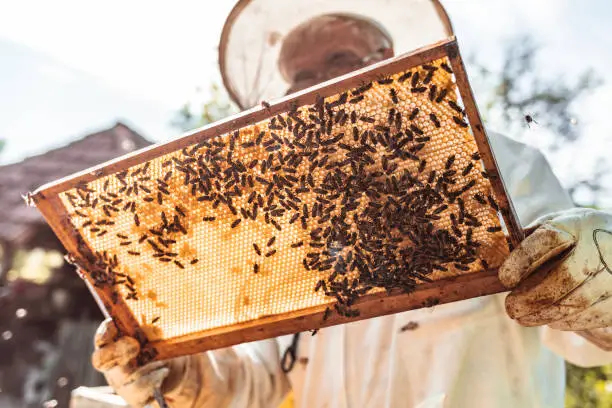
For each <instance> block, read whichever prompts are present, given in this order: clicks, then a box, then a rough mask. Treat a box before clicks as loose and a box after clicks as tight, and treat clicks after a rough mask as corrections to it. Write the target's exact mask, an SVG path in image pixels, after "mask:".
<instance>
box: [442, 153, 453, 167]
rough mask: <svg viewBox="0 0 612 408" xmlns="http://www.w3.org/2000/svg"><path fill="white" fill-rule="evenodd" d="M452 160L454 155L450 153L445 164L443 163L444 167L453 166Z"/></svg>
mask: <svg viewBox="0 0 612 408" xmlns="http://www.w3.org/2000/svg"><path fill="white" fill-rule="evenodd" d="M454 162H455V155H454V154H452V155H450V156H448V158H447V159H446V164H445V165H444V169H445V170H449V169H450V168H451V167H452V166H453V163H454Z"/></svg>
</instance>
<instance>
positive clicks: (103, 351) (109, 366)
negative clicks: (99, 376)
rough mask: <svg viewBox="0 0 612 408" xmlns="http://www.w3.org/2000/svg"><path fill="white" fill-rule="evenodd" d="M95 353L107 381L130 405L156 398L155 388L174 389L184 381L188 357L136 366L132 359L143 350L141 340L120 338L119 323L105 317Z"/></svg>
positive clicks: (96, 342)
mask: <svg viewBox="0 0 612 408" xmlns="http://www.w3.org/2000/svg"><path fill="white" fill-rule="evenodd" d="M94 344H95V347H96V350H95V351H94V353H93V355H92V359H91V360H92V364H93V366H94V368H96V370H98V371H100V372H102V373H103V374H104V377H106V381H108V384H109V385H110V386H111V387H112V388H113V389H114V390H115V392H116V393H117V394H118V395H120V396H121V397H122V398H123V399H124V400H125V401H126V402H127V403H128V404H129V405H130V406H131V407H134V408H139V407H143V406H145V405H146V404H149V403H151V402H152V400H153V391H154V390H155V389H156V388H159V387H162V391H163V392H164V393H167V392H171V391H172V390H174V389H175V388H176V387H177V385H178V384H180V383H181V382H182V380H183V378H182V377H183V376H184V374H185V371H186V370H185V364H186V363H187V361H186V359H187V358H188V357H181V358H176V359H172V360H169V361H156V362H153V363H149V364H146V365H144V366H142V367H133V366H132V365H130V364H129V363H130V360H133V359H134V358H135V357H136V356H138V353H139V352H140V345H139V344H138V341H136V339H134V338H132V337H120V338H118V332H117V328H116V326H115V325H114V324H113V322H112V321H111V320H105V321H104V322H102V324H101V325H100V327H99V328H98V330H97V332H96V335H95V338H94Z"/></svg>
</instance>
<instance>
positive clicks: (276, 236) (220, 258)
mask: <svg viewBox="0 0 612 408" xmlns="http://www.w3.org/2000/svg"><path fill="white" fill-rule="evenodd" d="M265 105H267V104H265ZM264 109H268V108H267V107H264ZM469 130H470V125H469V124H468V122H467V118H466V116H465V113H464V109H463V107H462V106H461V102H460V100H459V94H458V92H457V85H456V82H455V79H454V75H453V73H452V70H451V68H450V64H449V60H448V59H447V58H446V57H444V58H440V59H436V60H433V61H431V62H429V63H427V64H423V65H419V66H417V67H414V68H411V69H408V70H405V69H404V70H401V71H400V72H397V73H395V74H393V75H388V76H381V77H378V78H377V79H376V80H374V81H372V82H364V83H362V84H361V85H359V86H358V87H352V88H350V89H344V90H341V91H340V92H338V93H337V94H335V95H332V96H327V97H325V98H323V97H317V100H316V102H315V103H314V104H309V105H303V106H297V105H292V106H290V107H289V108H288V110H287V111H285V112H282V113H280V114H274V115H273V114H270V115H269V117H268V118H267V119H265V120H262V121H259V122H257V123H252V124H250V125H248V126H245V127H242V128H240V129H236V130H234V131H231V132H228V133H223V134H218V135H216V136H215V137H212V138H207V139H204V140H201V139H202V138H200V140H198V139H197V138H191V139H187V138H186V139H185V140H190V142H189V143H184V144H183V145H182V146H181V148H179V149H177V150H175V151H172V152H170V153H165V154H161V155H157V156H155V157H151V156H152V155H151V154H149V155H148V156H147V158H146V160H147V161H144V162H141V163H140V164H138V165H136V166H132V167H129V168H125V167H124V168H121V169H120V170H119V171H115V172H113V173H112V174H108V175H104V176H101V177H98V178H96V179H94V180H92V181H88V182H85V181H78V182H77V183H76V184H73V185H76V187H73V188H69V189H67V190H65V191H62V192H60V193H59V199H60V201H61V204H62V205H63V206H64V210H65V212H66V215H67V216H68V219H69V221H70V228H68V229H73V230H74V231H73V232H75V233H76V235H77V236H78V240H79V241H80V242H81V243H82V244H84V245H85V246H86V247H87V248H88V249H89V250H90V251H91V254H90V257H89V258H88V259H89V261H88V266H87V269H88V270H86V271H85V273H88V274H89V275H90V276H89V277H90V279H91V281H92V282H93V283H94V285H95V286H96V287H97V288H99V289H100V290H102V289H104V290H106V291H109V290H110V292H111V293H112V296H111V298H112V300H113V302H112V303H117V302H118V301H119V300H121V302H119V303H120V304H122V305H126V306H127V308H128V309H129V313H130V314H131V315H132V316H133V317H134V318H135V319H136V320H137V321H138V323H139V325H140V326H141V327H142V328H143V329H144V330H145V334H146V335H147V337H148V340H150V341H157V340H168V339H176V338H178V337H181V336H184V335H190V334H194V333H202V335H206V332H207V331H209V330H212V329H217V328H222V327H229V326H232V325H236V324H239V323H243V322H248V321H253V320H256V319H260V318H262V317H266V316H277V315H280V316H282V315H283V314H286V313H290V312H293V311H297V310H303V309H308V308H311V307H313V306H321V305H327V306H328V311H327V312H326V313H325V316H327V315H328V314H331V313H339V314H342V315H344V316H349V317H353V316H355V317H356V316H358V315H359V310H358V308H356V307H354V302H355V300H356V299H357V298H359V297H360V296H367V295H368V294H370V293H376V292H380V291H385V290H386V291H388V292H389V293H391V292H393V291H403V292H410V291H412V290H415V289H417V288H418V287H419V285H422V284H424V283H427V282H431V281H436V280H440V279H444V278H447V277H451V276H455V275H458V274H470V273H476V272H479V271H482V270H483V269H493V268H497V267H498V266H499V265H500V263H501V262H502V260H503V259H504V258H505V256H506V255H507V253H508V244H507V241H506V238H505V235H504V232H503V230H502V227H501V222H500V217H499V214H498V210H499V205H498V204H497V203H496V201H495V197H494V194H493V192H492V188H491V184H490V182H489V178H488V175H487V174H486V173H485V172H484V168H483V165H482V162H481V160H480V156H479V153H478V148H477V145H476V143H475V140H474V137H473V136H472V134H471V133H470V131H469ZM114 166H116V167H115V168H117V166H119V167H121V162H118V164H117V163H114ZM43 193H44V191H43ZM47 195H48V194H47ZM109 307H110V309H111V310H110V313H111V315H114V313H113V308H114V307H115V306H113V304H110V305H109Z"/></svg>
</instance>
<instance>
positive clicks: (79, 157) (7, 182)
mask: <svg viewBox="0 0 612 408" xmlns="http://www.w3.org/2000/svg"><path fill="white" fill-rule="evenodd" d="M150 144H151V142H149V141H148V140H147V139H145V138H144V137H143V136H142V135H140V134H139V133H137V132H136V131H134V130H133V129H131V128H130V127H128V126H127V125H125V124H123V123H120V122H117V124H115V125H114V126H113V127H111V128H108V129H104V130H101V131H98V132H95V133H91V134H89V135H86V136H84V137H83V138H81V139H78V140H76V141H74V142H72V143H70V144H68V145H65V146H62V147H59V148H56V149H53V150H50V151H48V152H46V153H43V154H39V155H36V156H31V157H28V158H26V159H24V160H22V161H20V162H17V163H12V164H8V165H5V166H0V208H2V211H0V240H3V241H5V242H11V243H13V244H15V245H27V243H28V241H29V240H30V239H31V238H32V236H33V234H34V233H35V231H36V230H37V228H38V227H39V226H41V225H43V224H44V223H45V222H44V220H43V218H42V216H41V215H40V213H39V212H38V211H36V209H35V208H31V207H27V206H26V205H25V204H24V201H23V199H22V197H21V196H22V195H23V194H25V193H27V192H29V191H32V190H34V189H35V188H36V187H38V186H40V185H42V184H45V183H47V182H50V181H53V180H57V179H59V178H62V177H65V176H67V175H69V174H72V173H74V172H77V171H79V170H83V169H86V168H88V167H91V166H94V165H96V164H100V163H102V162H104V161H107V160H110V159H112V158H114V157H117V156H120V155H123V154H126V153H128V152H131V151H134V150H137V149H140V148H143V147H145V146H148V145H150Z"/></svg>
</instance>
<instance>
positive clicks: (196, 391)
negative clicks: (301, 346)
mask: <svg viewBox="0 0 612 408" xmlns="http://www.w3.org/2000/svg"><path fill="white" fill-rule="evenodd" d="M288 391H289V382H288V379H287V377H286V375H285V374H284V373H283V371H282V370H281V365H280V359H279V350H278V344H277V342H276V340H275V339H270V340H264V341H259V342H254V343H248V344H242V345H239V346H235V347H230V348H225V349H220V350H213V351H209V352H205V353H201V354H198V355H196V356H193V358H191V359H190V361H189V363H188V364H187V366H186V367H185V373H184V376H183V381H182V382H181V384H180V385H179V386H178V387H176V388H175V389H174V390H173V391H172V392H170V393H167V394H166V398H167V400H168V402H169V403H170V404H171V405H172V407H177V408H208V407H211V408H212V407H215V408H217V407H232V408H264V407H270V406H278V405H280V403H281V402H282V400H283V397H284V396H285V395H286V394H287V392H288Z"/></svg>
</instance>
